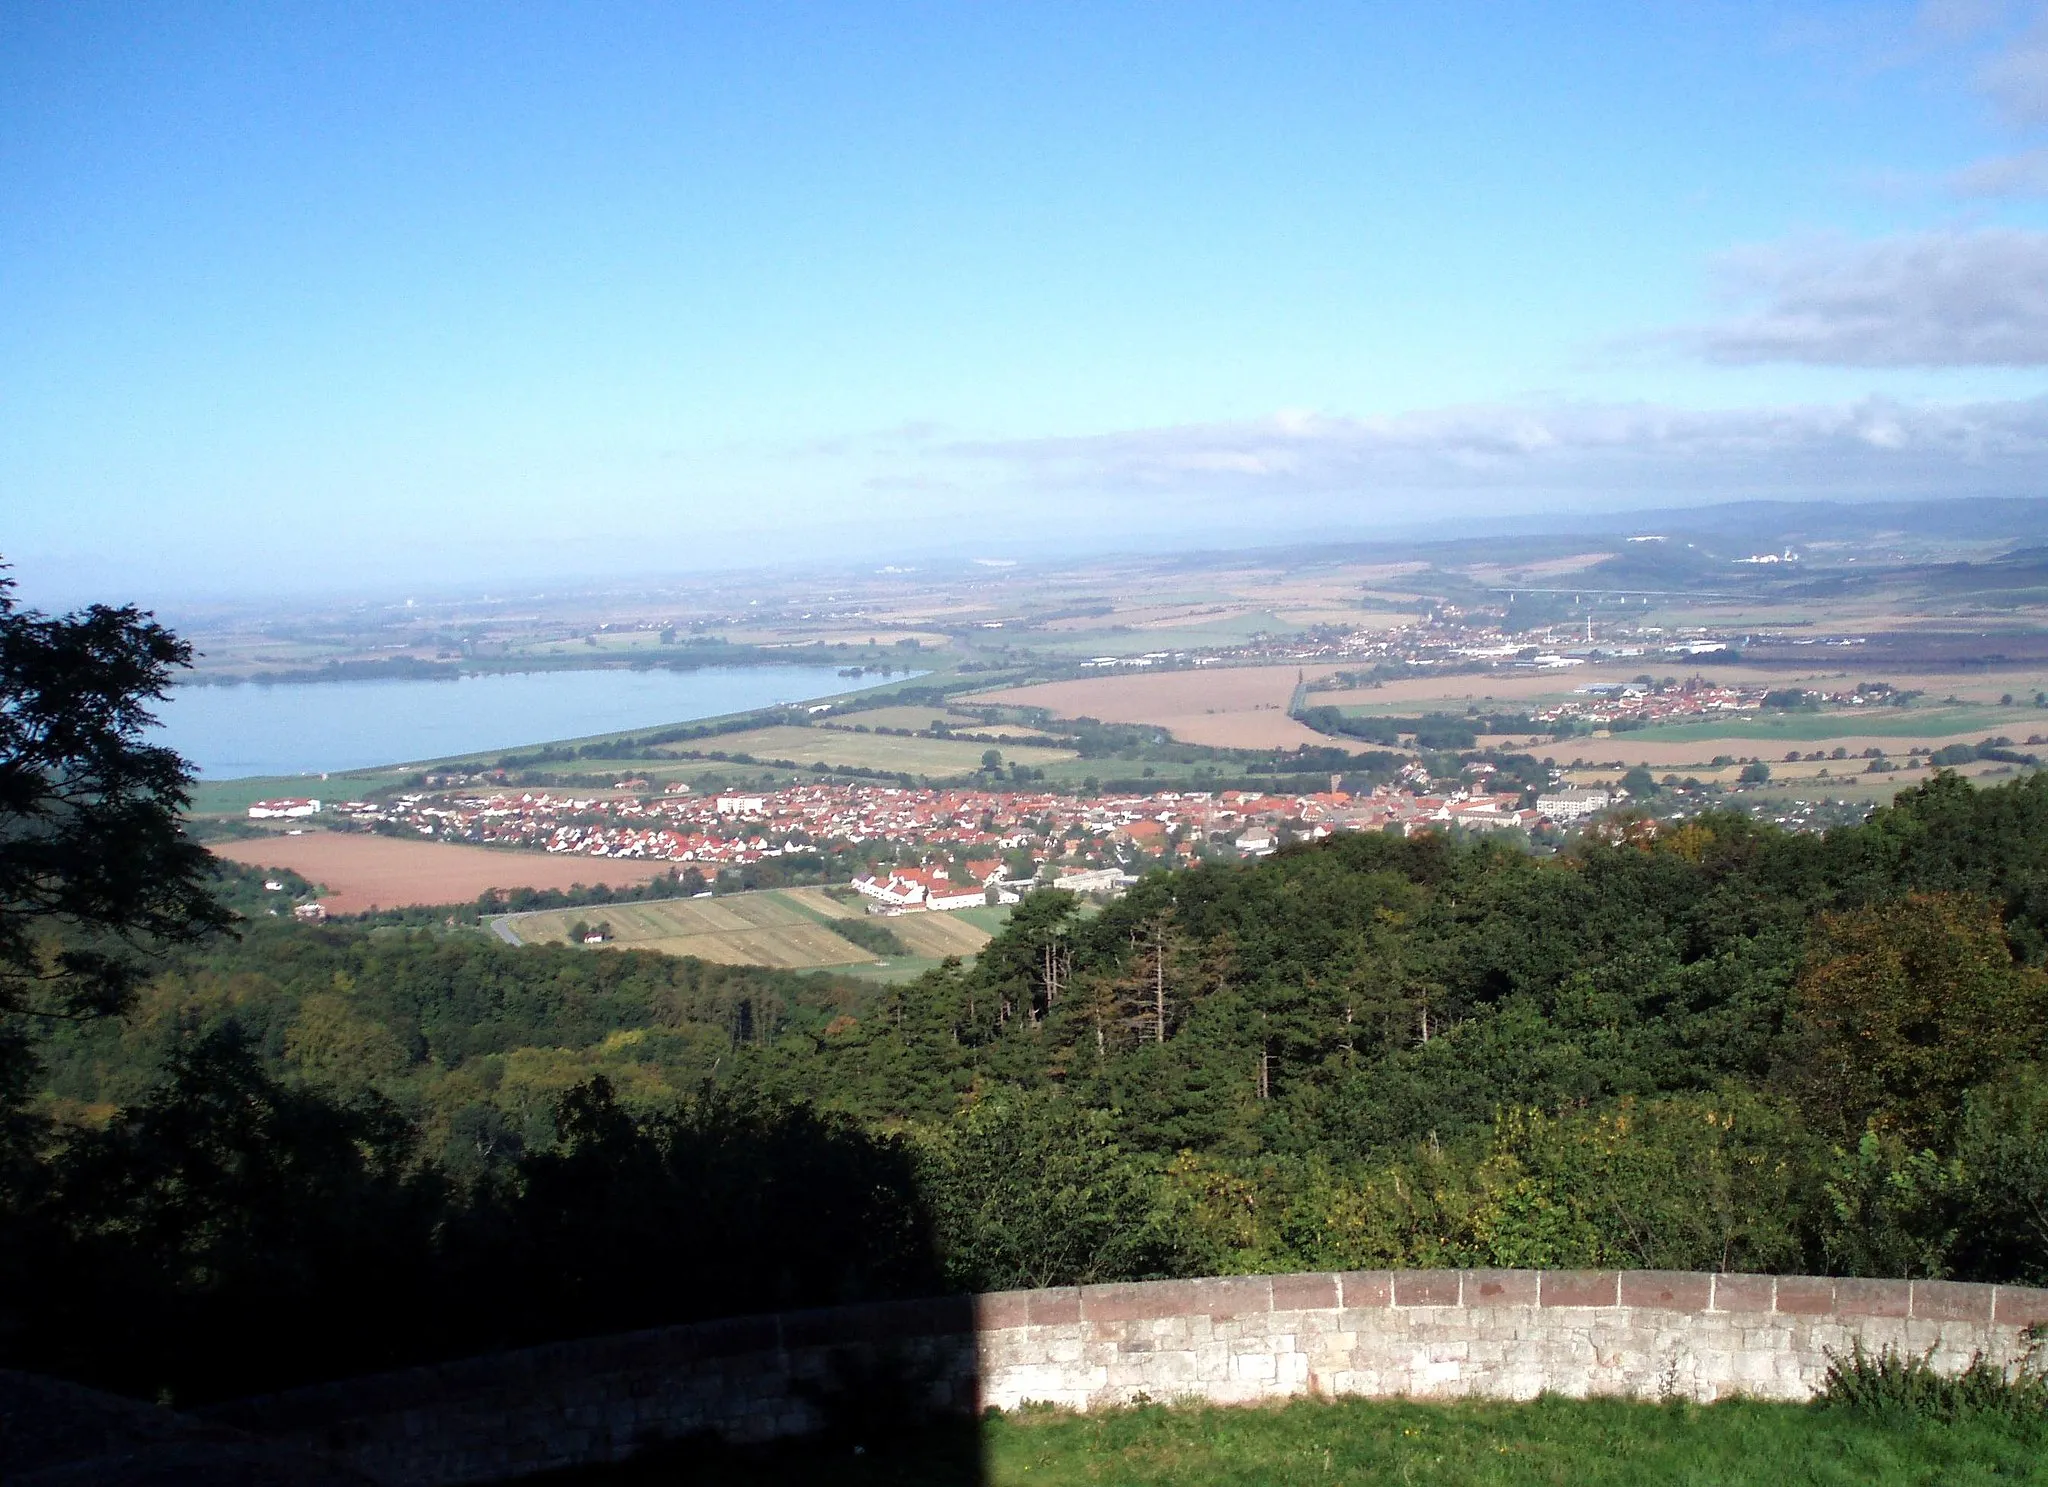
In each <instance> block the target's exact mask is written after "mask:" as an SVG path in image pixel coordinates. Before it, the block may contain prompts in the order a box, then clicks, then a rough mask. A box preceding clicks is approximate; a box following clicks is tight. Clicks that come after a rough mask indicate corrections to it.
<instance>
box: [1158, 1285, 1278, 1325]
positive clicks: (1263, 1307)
mask: <svg viewBox="0 0 2048 1487" xmlns="http://www.w3.org/2000/svg"><path fill="white" fill-rule="evenodd" d="M1167 1284H1174V1283H1173V1282H1167ZM1179 1284H1181V1285H1185V1286H1188V1287H1190V1288H1191V1289H1192V1291H1193V1302H1192V1304H1191V1305H1188V1306H1185V1307H1178V1308H1176V1309H1175V1310H1174V1312H1172V1313H1170V1314H1171V1315H1176V1316H1184V1315H1190V1314H1192V1315H1197V1316H1206V1317H1209V1318H1212V1319H1214V1320H1222V1319H1225V1318H1234V1317H1261V1318H1263V1317H1265V1316H1266V1315H1267V1314H1268V1313H1270V1312H1271V1311H1272V1310H1273V1282H1272V1279H1271V1277H1269V1276H1264V1275H1227V1276H1219V1277H1216V1278H1215V1279H1212V1280H1194V1281H1183V1282H1179Z"/></svg>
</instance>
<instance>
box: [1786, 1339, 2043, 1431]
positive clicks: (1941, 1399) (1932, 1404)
mask: <svg viewBox="0 0 2048 1487" xmlns="http://www.w3.org/2000/svg"><path fill="white" fill-rule="evenodd" d="M2027 1337H2028V1347H2027V1352H2026V1355H2025V1356H2024V1357H2023V1358H2022V1359H2021V1360H2020V1362H2019V1363H2018V1364H2017V1365H2015V1366H2014V1367H2012V1368H2000V1367H1998V1366H1997V1365H1995V1364H1993V1363H1989V1362H1987V1361H1985V1358H1984V1355H1983V1354H1982V1353H1978V1354H1976V1355H1975V1356H1974V1357H1972V1358H1971V1359H1970V1366H1969V1367H1968V1368H1966V1369H1964V1370H1963V1371H1962V1372H1961V1373H1957V1374H1946V1373H1942V1372H1940V1371H1939V1370H1938V1369H1936V1368H1935V1366H1934V1363H1933V1352H1934V1350H1933V1349H1932V1348H1929V1349H1928V1350H1927V1352H1925V1353H1918V1354H1914V1353H1900V1352H1899V1351H1898V1350H1896V1349H1895V1348H1891V1347H1887V1348H1885V1349H1884V1350H1883V1351H1882V1352H1879V1353H1876V1354H1871V1353H1866V1352H1865V1351H1864V1350H1863V1343H1862V1341H1861V1340H1860V1339H1859V1340H1858V1341H1857V1343H1856V1344H1855V1346H1854V1347H1853V1349H1852V1350H1851V1351H1850V1353H1849V1355H1848V1356H1847V1357H1843V1356H1842V1355H1841V1354H1839V1353H1830V1354H1829V1362H1828V1372H1827V1377H1826V1379H1825V1380H1824V1381H1823V1382H1822V1384H1821V1392H1820V1395H1819V1397H1818V1398H1817V1399H1816V1400H1815V1401H1814V1403H1815V1404H1816V1405H1818V1406H1819V1407H1820V1408H1823V1409H1852V1410H1859V1411H1861V1412H1863V1413H1865V1414H1868V1415H1874V1416H1877V1417H1878V1418H1880V1419H1884V1420H1888V1421H1892V1422H1895V1423H1898V1424H1909V1423H1915V1422H1918V1421H1923V1420H1936V1421H1940V1422H1942V1423H1944V1424H1954V1423H1957V1422H1959V1421H1963V1420H1984V1419H1997V1420H2006V1421H2010V1422H2012V1423H2014V1424H2021V1425H2027V1426H2032V1427H2034V1428H2040V1427H2042V1426H2044V1425H2048V1376H2044V1375H2043V1373H2042V1371H2041V1349H2042V1342H2043V1337H2042V1329H2041V1327H2040V1326H2039V1324H2036V1325H2035V1326H2033V1327H2030V1328H2028V1329H2027Z"/></svg>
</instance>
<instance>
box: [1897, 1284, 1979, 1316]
mask: <svg viewBox="0 0 2048 1487" xmlns="http://www.w3.org/2000/svg"><path fill="white" fill-rule="evenodd" d="M1912 1306H1913V1315H1914V1316H1915V1317H1916V1318H1918V1317H1925V1318H1927V1319H1929V1320H1931V1321H1938V1322H1985V1323H1988V1322H1990V1320H1991V1287H1989V1286H1978V1285H1970V1284H1967V1283H1964V1282H1960V1281H1949V1280H1916V1281H1914V1282H1913V1301H1912Z"/></svg>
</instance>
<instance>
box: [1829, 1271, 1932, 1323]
mask: <svg viewBox="0 0 2048 1487" xmlns="http://www.w3.org/2000/svg"><path fill="white" fill-rule="evenodd" d="M1835 1310H1836V1311H1838V1312H1840V1313H1841V1314H1842V1315H1843V1316H1850V1317H1905V1316H1911V1315H1912V1311H1913V1287H1912V1283H1911V1282H1910V1281H1903V1280H1862V1279H1855V1278H1845V1279H1842V1280H1838V1281H1836V1282H1835Z"/></svg>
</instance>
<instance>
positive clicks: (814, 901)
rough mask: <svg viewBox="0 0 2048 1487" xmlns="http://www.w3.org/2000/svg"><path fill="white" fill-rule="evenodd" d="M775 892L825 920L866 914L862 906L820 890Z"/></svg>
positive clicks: (855, 917)
mask: <svg viewBox="0 0 2048 1487" xmlns="http://www.w3.org/2000/svg"><path fill="white" fill-rule="evenodd" d="M777 891H778V892H779V893H780V894H781V895H782V897H783V898H784V899H786V900H788V901H789V902H790V903H792V904H794V905H796V907H797V908H799V909H805V910H808V911H810V912H811V913H814V914H818V915H820V916H822V917H824V918H826V919H858V918H860V917H861V916H862V915H864V914H866V913H867V910H866V909H865V908H864V907H863V906H862V905H860V904H858V903H849V902H847V901H845V900H842V899H837V898H834V897H833V896H832V895H831V894H829V893H827V892H826V891H825V890H824V889H822V888H783V889H779V890H777Z"/></svg>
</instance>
